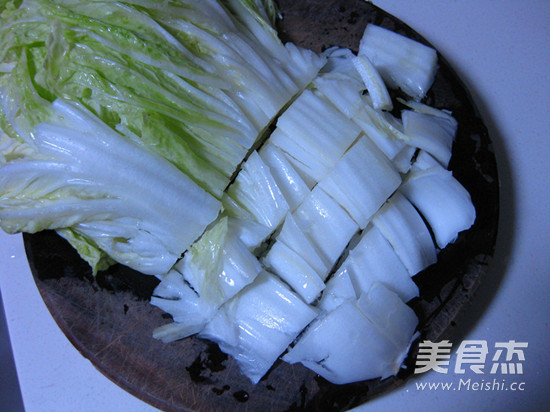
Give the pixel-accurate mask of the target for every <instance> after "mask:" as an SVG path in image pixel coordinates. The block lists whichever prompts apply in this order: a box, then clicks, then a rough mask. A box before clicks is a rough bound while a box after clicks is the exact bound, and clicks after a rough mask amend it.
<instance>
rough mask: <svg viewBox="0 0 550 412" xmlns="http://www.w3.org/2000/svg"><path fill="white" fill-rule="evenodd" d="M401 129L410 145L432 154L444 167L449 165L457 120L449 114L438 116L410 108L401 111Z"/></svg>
mask: <svg viewBox="0 0 550 412" xmlns="http://www.w3.org/2000/svg"><path fill="white" fill-rule="evenodd" d="M401 119H402V120H403V129H404V132H405V134H406V135H407V136H408V137H409V138H410V141H409V144H410V145H411V146H414V147H417V148H419V149H423V150H425V151H426V152H428V153H430V154H431V155H432V156H434V157H435V158H436V159H437V160H438V161H439V162H440V163H441V164H442V165H443V166H444V167H445V168H446V167H448V166H449V161H450V159H451V154H452V147H453V141H454V137H455V134H456V129H457V122H456V120H455V119H454V118H453V117H451V116H446V117H443V116H438V115H432V114H426V113H419V112H415V111H412V110H403V111H402V112H401Z"/></svg>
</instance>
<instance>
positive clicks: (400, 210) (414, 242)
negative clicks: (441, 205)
mask: <svg viewBox="0 0 550 412" xmlns="http://www.w3.org/2000/svg"><path fill="white" fill-rule="evenodd" d="M372 222H373V224H374V226H376V228H377V229H378V230H380V232H381V233H382V234H383V235H384V237H385V238H386V239H387V240H388V241H389V242H390V244H391V245H392V246H393V248H394V249H395V253H396V254H397V255H398V256H399V258H400V259H401V261H402V262H403V264H404V265H405V267H406V268H407V270H408V271H409V273H410V275H411V276H414V275H416V274H417V273H418V272H420V271H422V270H423V269H425V268H427V267H428V266H430V265H431V264H433V263H435V262H436V261H437V251H436V249H435V245H434V242H433V239H432V236H431V234H430V231H429V230H428V227H427V226H426V224H425V223H424V221H423V220H422V217H421V216H420V214H419V213H418V212H417V210H416V209H415V208H414V206H413V205H412V204H411V203H410V202H409V201H408V200H407V198H406V197H405V196H403V195H402V194H401V193H400V192H396V193H394V194H393V196H392V197H391V198H390V199H388V201H387V202H386V203H385V204H384V206H382V208H381V209H380V210H379V211H378V212H377V213H376V215H374V217H373V219H372Z"/></svg>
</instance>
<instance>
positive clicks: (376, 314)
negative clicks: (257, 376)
mask: <svg viewBox="0 0 550 412" xmlns="http://www.w3.org/2000/svg"><path fill="white" fill-rule="evenodd" d="M417 323H418V319H417V317H416V315H415V314H414V312H413V311H412V309H411V308H409V307H408V306H407V305H406V304H404V303H403V302H402V301H401V299H400V298H399V297H398V296H397V295H395V294H394V293H393V292H391V291H389V290H387V289H386V288H385V287H384V286H383V285H380V284H374V285H373V286H372V287H371V289H370V290H369V292H367V293H364V294H363V295H361V297H360V298H359V299H358V300H357V301H355V302H352V301H349V300H345V301H344V302H343V303H342V304H341V305H339V306H337V307H336V308H335V309H334V310H332V311H331V312H329V313H328V314H322V315H321V316H320V317H319V318H318V319H316V320H315V321H314V322H313V323H312V324H311V325H310V326H309V327H308V328H307V329H306V331H305V332H304V333H303V335H302V336H301V337H300V338H299V340H298V342H297V343H296V345H295V346H294V347H293V348H291V349H290V350H289V352H288V353H287V354H286V355H284V357H283V360H284V361H286V362H289V363H297V362H301V363H302V364H303V365H304V366H306V367H307V368H309V369H311V370H313V371H314V372H316V373H318V374H319V375H321V376H322V377H323V378H325V379H327V380H328V381H330V382H332V383H335V384H346V383H350V382H357V381H362V380H367V379H374V378H382V379H385V378H387V377H389V376H392V375H395V374H396V373H397V372H398V371H399V369H400V368H401V365H402V363H403V361H404V359H405V358H406V356H407V353H408V350H409V347H410V344H411V343H412V341H413V338H414V331H415V329H416V326H417Z"/></svg>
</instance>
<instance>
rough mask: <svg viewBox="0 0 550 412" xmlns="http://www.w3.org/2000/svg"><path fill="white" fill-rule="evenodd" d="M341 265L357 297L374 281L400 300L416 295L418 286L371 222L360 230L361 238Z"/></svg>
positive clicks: (406, 300) (406, 299)
mask: <svg viewBox="0 0 550 412" xmlns="http://www.w3.org/2000/svg"><path fill="white" fill-rule="evenodd" d="M342 268H345V269H346V271H347V273H348V275H349V277H350V279H351V281H352V283H353V285H354V287H355V290H356V294H357V295H358V296H359V295H361V293H363V292H367V291H368V290H369V289H370V288H371V286H372V285H373V284H374V283H382V284H383V285H384V286H385V287H387V288H388V289H389V290H391V291H393V292H394V293H396V294H397V295H398V296H399V297H400V298H401V299H402V300H403V301H404V302H408V301H409V300H411V299H413V298H415V297H417V296H418V295H419V290H418V286H417V285H416V284H415V283H414V282H413V280H412V279H411V276H410V274H409V272H408V271H407V269H406V268H405V266H404V265H403V263H402V262H401V260H400V259H399V257H398V256H397V254H396V252H395V250H394V249H393V247H392V246H391V244H390V243H389V242H388V241H387V240H386V238H385V237H384V236H383V235H382V233H380V231H379V230H378V229H377V228H376V227H375V226H373V225H369V226H368V227H367V229H366V230H364V231H363V233H362V234H361V240H360V241H359V243H358V244H357V245H356V246H354V247H353V248H352V249H351V250H350V251H349V254H348V256H347V258H346V260H345V261H344V262H343V263H342Z"/></svg>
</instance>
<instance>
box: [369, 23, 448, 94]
mask: <svg viewBox="0 0 550 412" xmlns="http://www.w3.org/2000/svg"><path fill="white" fill-rule="evenodd" d="M359 54H360V55H361V54H365V55H366V56H367V57H368V58H369V59H370V61H371V62H372V63H373V64H374V66H375V67H376V68H377V69H378V71H379V72H380V75H381V76H382V78H383V79H384V80H385V82H386V84H387V85H388V86H389V87H391V88H396V89H397V88H400V89H401V90H403V91H404V92H405V93H406V94H408V95H409V96H411V97H413V98H414V99H415V100H421V99H422V98H423V97H424V96H425V95H426V93H427V92H428V90H429V89H430V87H431V86H432V83H433V81H434V79H435V73H436V71H437V52H436V51H435V50H434V49H433V48H431V47H428V46H425V45H423V44H421V43H419V42H417V41H415V40H412V39H409V38H408V37H405V36H402V35H400V34H398V33H395V32H393V31H391V30H388V29H385V28H383V27H380V26H376V25H374V24H368V25H367V27H366V29H365V32H364V34H363V37H362V38H361V42H360V44H359Z"/></svg>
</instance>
